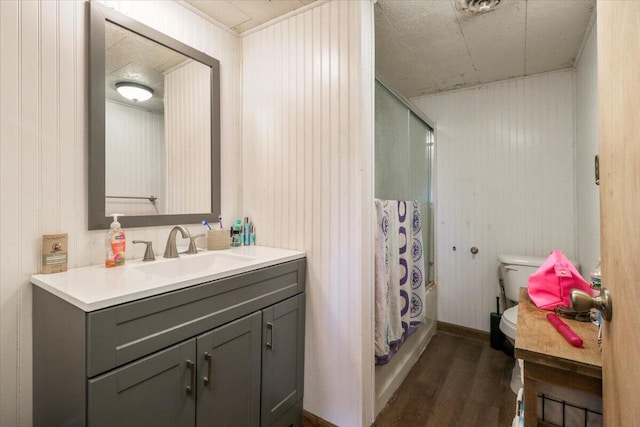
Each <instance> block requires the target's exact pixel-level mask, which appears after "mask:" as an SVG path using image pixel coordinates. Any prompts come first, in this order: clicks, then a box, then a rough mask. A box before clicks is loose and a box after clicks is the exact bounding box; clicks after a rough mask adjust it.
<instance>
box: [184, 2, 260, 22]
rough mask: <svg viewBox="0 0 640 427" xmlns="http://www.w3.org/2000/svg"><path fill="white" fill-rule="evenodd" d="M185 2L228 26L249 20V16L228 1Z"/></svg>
mask: <svg viewBox="0 0 640 427" xmlns="http://www.w3.org/2000/svg"><path fill="white" fill-rule="evenodd" d="M187 3H189V4H190V5H191V6H193V7H195V8H196V9H198V10H200V11H202V12H204V13H205V14H207V15H208V16H210V17H212V18H213V19H215V20H216V21H218V22H220V23H221V24H224V25H226V26H227V27H229V28H235V27H237V26H238V25H240V24H243V23H245V22H247V21H250V20H251V16H249V15H247V14H246V13H244V12H243V11H242V10H240V9H238V8H237V7H235V6H234V5H232V4H231V2H229V1H211V0H187Z"/></svg>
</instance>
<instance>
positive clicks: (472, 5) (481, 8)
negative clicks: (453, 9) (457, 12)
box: [458, 0, 500, 13]
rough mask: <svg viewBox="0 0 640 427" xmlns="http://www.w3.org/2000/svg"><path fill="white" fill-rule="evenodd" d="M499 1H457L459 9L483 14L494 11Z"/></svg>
mask: <svg viewBox="0 0 640 427" xmlns="http://www.w3.org/2000/svg"><path fill="white" fill-rule="evenodd" d="M498 3H500V0H458V4H459V5H460V9H461V10H464V11H467V12H471V13H485V12H489V11H490V10H493V9H495V7H496V6H497V5H498Z"/></svg>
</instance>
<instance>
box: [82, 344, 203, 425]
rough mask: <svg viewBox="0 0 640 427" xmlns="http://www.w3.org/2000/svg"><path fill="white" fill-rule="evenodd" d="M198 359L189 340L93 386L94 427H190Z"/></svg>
mask: <svg viewBox="0 0 640 427" xmlns="http://www.w3.org/2000/svg"><path fill="white" fill-rule="evenodd" d="M195 356H196V340H193V339H191V340H188V341H186V342H183V343H181V344H179V345H177V346H174V347H171V348H168V349H166V350H163V351H159V352H157V353H155V354H153V355H151V356H149V357H145V358H144V359H142V360H139V361H137V362H134V363H131V364H129V365H127V366H125V367H123V368H119V369H116V370H114V371H113V372H110V373H108V374H105V375H102V376H99V377H97V378H94V379H91V380H89V385H88V390H87V391H88V398H87V401H88V418H89V420H91V422H90V424H91V426H95V427H113V426H118V427H140V426H157V427H162V426H166V427H192V426H193V425H194V421H195V404H194V403H195V396H196V395H195V393H194V392H193V389H192V388H191V387H192V384H191V381H192V378H194V374H195V372H194V369H195V367H194V366H193V364H194V363H195Z"/></svg>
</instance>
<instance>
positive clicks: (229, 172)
mask: <svg viewBox="0 0 640 427" xmlns="http://www.w3.org/2000/svg"><path fill="white" fill-rule="evenodd" d="M109 4H110V5H113V6H115V7H117V8H120V9H121V10H123V11H125V12H127V13H128V14H130V15H131V16H132V17H134V18H135V19H138V20H141V21H144V22H145V23H147V25H150V26H152V27H154V28H156V29H158V30H160V31H163V32H166V33H168V34H170V35H172V36H173V37H176V38H178V39H180V40H181V41H183V42H185V43H187V44H190V45H192V46H194V47H195V48H197V49H200V50H204V51H205V52H207V53H208V54H210V55H211V56H214V57H216V58H218V59H220V61H221V64H222V65H221V74H222V82H221V87H222V99H221V105H222V158H223V171H222V175H223V178H222V182H223V193H222V202H223V206H224V208H223V215H225V212H227V213H226V215H228V216H233V215H237V213H238V212H239V211H240V208H239V204H240V190H241V185H240V181H239V179H240V155H241V151H240V137H239V136H240V128H239V123H240V72H239V70H240V52H239V50H240V42H239V39H238V38H237V37H236V36H235V35H233V34H231V33H229V32H227V31H225V30H222V29H219V28H217V27H216V26H214V25H213V24H211V23H210V22H208V21H205V20H203V19H202V18H201V17H199V16H198V15H195V14H193V13H192V12H190V11H188V10H187V9H185V8H183V7H182V6H180V5H179V4H177V3H174V2H163V1H156V2H152V1H140V2H132V1H127V2H124V1H123V2H121V3H120V2H114V3H109ZM85 7H86V5H85V3H84V2H83V1H66V0H60V1H42V2H39V1H22V2H17V1H0V425H2V426H11V427H13V426H30V425H31V424H32V417H31V285H30V284H29V282H28V280H29V276H30V275H31V274H33V273H35V272H37V271H38V268H39V259H40V246H41V241H40V239H41V235H42V234H47V233H58V232H66V233H68V234H69V267H80V266H85V265H89V264H100V263H102V262H104V260H103V258H102V257H103V240H102V239H103V232H102V231H96V232H88V231H87V161H86V159H87V147H88V141H87V138H88V137H87V118H88V115H87V108H88V107H87V105H88V104H87V100H86V97H87V93H86V88H87V71H86V70H87V58H86V52H87V40H86V37H87V33H86V28H87V22H86V18H85V17H86V9H85ZM122 224H123V226H124V227H125V228H126V219H123V220H122ZM199 228H201V226H200V227H199ZM167 234H168V227H154V228H146V229H145V228H142V229H130V230H128V238H129V240H130V241H131V240H133V239H146V240H153V242H154V247H155V250H156V252H160V251H161V250H162V248H163V245H164V242H165V240H166V236H167ZM133 249H134V248H131V246H130V245H129V246H128V250H129V253H130V254H131V252H133V253H134V256H137V257H141V256H142V253H143V248H135V250H133Z"/></svg>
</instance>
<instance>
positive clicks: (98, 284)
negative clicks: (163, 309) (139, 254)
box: [31, 246, 305, 312]
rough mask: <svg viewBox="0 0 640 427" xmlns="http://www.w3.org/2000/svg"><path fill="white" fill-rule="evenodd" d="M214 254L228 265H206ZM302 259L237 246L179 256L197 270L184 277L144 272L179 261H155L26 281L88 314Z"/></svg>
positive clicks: (78, 270) (293, 254) (297, 254)
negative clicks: (228, 263)
mask: <svg viewBox="0 0 640 427" xmlns="http://www.w3.org/2000/svg"><path fill="white" fill-rule="evenodd" d="M216 254H221V255H222V256H223V257H225V256H226V257H227V258H229V259H232V260H233V262H232V264H233V265H231V266H229V265H225V262H224V261H221V262H212V263H211V265H208V264H207V262H206V260H207V257H212V256H213V257H215V256H216ZM234 257H235V258H234ZM304 257H305V253H304V252H300V251H293V250H288V249H277V248H269V247H266V246H242V247H238V248H230V249H225V250H220V251H201V252H199V253H198V254H193V255H187V254H181V255H180V259H184V261H185V262H187V263H192V264H193V265H198V268H197V269H196V271H185V272H180V270H182V271H184V270H185V269H184V268H182V269H180V268H177V269H176V270H175V271H176V272H175V273H173V272H172V274H171V275H172V277H170V278H169V277H166V276H165V275H163V274H157V273H149V272H147V271H151V270H153V269H154V268H158V269H159V271H162V270H167V268H169V269H170V270H171V269H173V265H177V264H173V265H172V264H170V263H176V262H180V261H179V260H176V259H165V258H162V256H158V257H156V260H155V261H148V262H143V261H141V260H134V261H127V263H126V264H125V265H123V266H121V267H112V268H106V267H105V266H104V265H94V266H90V267H82V268H73V269H70V270H68V271H65V272H64V273H54V274H35V275H33V276H31V283H33V284H34V285H36V286H38V287H40V288H42V289H46V290H47V291H49V292H51V293H52V294H54V295H57V296H58V297H60V298H62V299H64V300H65V301H67V302H69V303H71V304H73V305H75V306H76V307H78V308H80V309H81V310H83V311H86V312H89V311H94V310H98V309H101V308H106V307H110V306H113V305H117V304H122V303H125V302H130V301H134V300H137V299H140V298H146V297H150V296H154V295H159V294H162V293H165V292H169V291H175V290H177V289H182V288H186V287H188V286H193V285H197V284H200V283H204V282H208V281H212V280H216V279H222V278H224V277H228V276H233V275H236V274H240V273H246V272H248V271H252V270H256V269H259V268H264V267H269V266H272V265H276V264H280V263H283V262H287V261H293V260H296V259H300V258H304ZM203 261H204V262H203ZM221 264H222V265H221Z"/></svg>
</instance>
